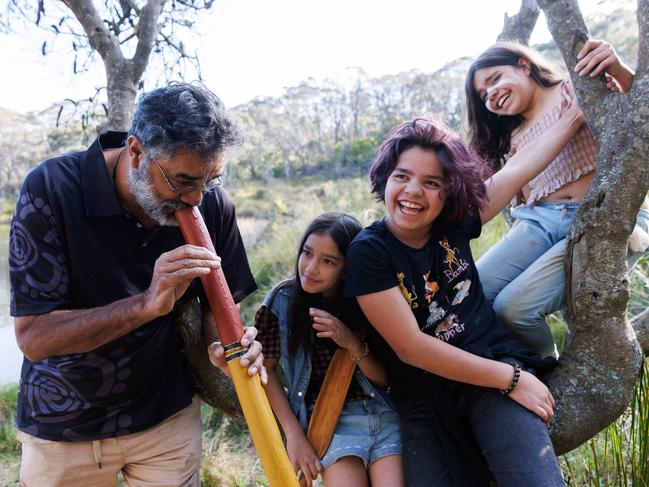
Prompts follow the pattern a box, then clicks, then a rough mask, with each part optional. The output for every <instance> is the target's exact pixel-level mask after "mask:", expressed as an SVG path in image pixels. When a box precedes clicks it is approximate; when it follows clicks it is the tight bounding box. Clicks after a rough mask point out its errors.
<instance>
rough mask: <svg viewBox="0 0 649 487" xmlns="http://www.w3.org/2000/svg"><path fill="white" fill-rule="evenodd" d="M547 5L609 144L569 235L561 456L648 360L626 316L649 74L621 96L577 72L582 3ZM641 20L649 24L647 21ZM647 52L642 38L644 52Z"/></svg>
mask: <svg viewBox="0 0 649 487" xmlns="http://www.w3.org/2000/svg"><path fill="white" fill-rule="evenodd" d="M641 3H647V2H646V1H645V2H641ZM539 4H540V6H541V8H542V9H543V11H544V12H545V14H546V17H547V20H548V27H549V29H550V32H551V33H552V35H553V37H554V39H555V41H556V42H557V45H558V46H559V49H560V51H561V52H562V54H563V57H564V60H565V62H566V65H567V67H568V71H569V72H570V73H571V76H572V80H573V84H574V86H575V91H576V93H577V97H578V99H579V101H580V103H581V105H582V107H583V109H584V112H585V114H586V118H587V120H588V125H589V127H590V128H591V130H592V131H593V133H594V135H595V137H596V139H597V140H598V141H599V143H600V151H599V154H598V169H597V175H596V177H595V180H594V181H593V183H592V184H591V187H590V189H589V191H588V193H587V195H586V197H585V198H584V201H583V203H582V205H581V206H580V208H579V210H578V211H577V213H576V214H575V217H574V219H573V222H572V226H571V229H570V232H569V235H568V237H567V245H566V249H567V250H566V267H567V275H566V282H567V302H568V308H569V313H570V322H571V326H570V328H571V334H570V338H569V342H568V344H567V346H566V349H565V350H564V352H563V354H562V356H561V359H560V365H559V367H557V368H556V369H555V370H554V371H553V372H552V373H550V374H549V376H548V377H547V379H548V381H549V384H550V388H551V390H552V393H553V394H554V396H555V398H556V399H557V411H556V415H555V420H554V422H553V424H552V428H551V434H552V440H553V442H554V446H555V449H556V451H557V453H558V454H561V453H564V452H567V451H569V450H572V449H573V448H575V447H577V446H579V445H580V444H582V443H583V442H585V441H586V440H588V439H589V438H591V437H593V436H594V435H595V434H597V433H598V432H599V431H601V430H602V429H603V428H604V427H605V426H607V425H608V424H610V423H611V422H613V421H614V420H615V419H616V418H617V417H619V416H620V414H622V412H624V410H625V409H626V407H627V406H628V404H629V401H630V399H631V394H632V390H633V385H634V383H635V381H636V379H637V377H638V374H639V371H640V367H641V365H642V350H641V348H640V344H639V343H638V341H637V340H636V336H635V333H634V331H633V329H632V328H631V326H630V324H629V321H628V320H627V319H626V305H627V301H628V295H629V279H628V274H627V267H626V242H627V238H628V236H629V234H630V233H631V230H632V229H633V225H634V222H635V218H636V215H637V213H638V209H639V208H640V205H641V203H642V200H643V198H644V196H645V194H646V191H647V186H648V184H647V182H648V181H649V171H648V169H647V164H645V163H643V155H644V154H645V153H646V152H647V150H648V149H649V125H647V124H646V122H645V121H646V120H647V119H648V116H649V110H648V108H647V104H646V100H647V97H648V96H649V83H648V81H649V80H648V79H647V76H646V74H645V73H642V72H639V73H638V74H637V75H636V79H635V82H634V86H633V88H632V90H631V92H629V93H627V94H619V93H609V92H608V91H607V89H606V87H605V84H604V82H603V81H602V79H601V78H596V79H590V78H588V79H582V78H579V77H578V76H575V75H574V74H573V68H574V66H575V64H576V59H577V53H578V52H579V50H580V49H581V47H582V46H583V43H584V41H585V40H586V39H587V38H588V37H589V34H588V30H587V28H586V26H585V24H584V21H583V18H582V15H581V12H580V11H579V6H578V4H577V1H576V0H560V1H559V0H539ZM645 10H646V9H645ZM645 13H646V12H645ZM639 17H640V12H639ZM640 20H641V21H640V26H641V27H640V28H641V30H642V29H643V23H644V25H645V27H644V29H645V30H646V22H647V19H646V18H641V19H640ZM645 36H646V33H645ZM648 54H649V53H648V52H647V43H646V42H644V43H643V42H642V40H641V44H640V56H641V58H646V56H647V55H648Z"/></svg>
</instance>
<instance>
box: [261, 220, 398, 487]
mask: <svg viewBox="0 0 649 487" xmlns="http://www.w3.org/2000/svg"><path fill="white" fill-rule="evenodd" d="M361 228H362V227H361V225H360V223H359V222H358V221H357V220H356V219H355V218H354V217H352V216H350V215H347V214H344V213H325V214H323V215H320V216H319V217H317V218H316V219H315V220H314V221H313V222H312V223H311V224H310V225H309V227H308V228H307V230H306V232H305V234H304V236H303V238H302V241H301V243H300V246H299V256H298V259H297V262H296V271H295V277H294V278H292V279H289V280H287V281H284V282H281V283H279V284H278V285H276V286H275V287H274V288H273V289H272V290H271V291H270V292H269V293H268V295H267V296H266V299H265V300H264V303H263V304H262V306H261V308H260V309H259V311H258V312H257V316H256V320H255V321H256V327H257V328H258V330H259V336H258V339H259V341H260V342H261V343H262V345H263V349H264V358H265V362H264V364H265V366H266V368H267V370H268V384H267V386H266V393H267V395H268V399H269V401H270V404H271V406H272V408H273V411H274V412H275V415H276V416H277V418H278V420H279V422H280V424H281V426H282V429H283V431H284V435H285V437H286V447H287V451H288V455H289V458H290V460H291V463H292V464H293V466H294V467H295V469H296V471H297V474H298V477H300V478H301V482H302V483H303V484H305V485H307V486H310V485H311V484H312V481H313V480H315V479H316V478H317V477H318V475H319V474H320V473H322V477H323V480H324V484H325V486H336V485H345V486H367V485H368V481H371V484H372V485H373V486H374V487H381V486H385V487H400V486H404V485H405V483H404V479H403V469H402V463H401V440H400V437H399V417H398V415H397V414H396V412H395V411H394V409H393V407H392V405H391V402H390V400H389V399H388V398H387V397H386V392H385V389H384V388H385V387H386V386H387V375H386V372H385V369H384V368H383V366H382V365H381V363H380V362H379V361H378V359H377V357H376V356H375V355H374V354H373V353H372V350H371V348H370V347H369V345H368V343H367V342H363V341H362V340H361V339H360V338H359V337H358V335H357V333H354V331H357V330H358V329H359V328H361V327H363V326H365V323H366V321H365V318H364V316H363V314H362V312H360V309H358V306H357V304H356V303H355V301H354V300H350V299H347V300H345V299H344V298H343V295H342V283H343V279H344V269H345V254H346V251H347V246H348V245H349V243H350V242H351V241H352V239H353V238H354V237H355V236H356V234H358V232H359V231H360V230H361ZM352 330H354V331H352ZM370 333H371V332H370ZM338 347H340V348H344V349H346V350H348V351H349V359H350V360H353V361H355V362H356V363H357V364H358V367H357V368H356V372H355V376H354V379H352V382H351V385H350V387H349V390H348V392H347V396H346V399H345V405H344V407H343V410H342V412H341V414H340V418H339V420H338V423H337V425H336V429H335V432H334V435H333V439H332V441H331V443H330V445H329V447H328V449H327V451H326V453H325V455H324V456H323V457H322V459H320V458H318V457H317V456H316V454H315V452H314V450H313V448H312V447H311V445H310V444H309V442H308V441H307V438H306V435H305V431H306V429H307V424H308V417H309V416H310V413H311V411H312V409H313V406H314V403H315V400H316V398H317V397H318V393H319V391H320V388H321V386H322V382H323V379H324V375H325V373H326V371H327V367H328V365H329V362H330V361H331V358H332V356H333V354H334V352H335V350H336V349H337V348H338ZM280 363H281V365H282V371H283V378H284V386H285V388H284V387H283V385H282V384H281V383H280V379H279V376H278V373H277V371H276V368H277V366H278V365H279V364H280ZM368 476H369V479H368Z"/></svg>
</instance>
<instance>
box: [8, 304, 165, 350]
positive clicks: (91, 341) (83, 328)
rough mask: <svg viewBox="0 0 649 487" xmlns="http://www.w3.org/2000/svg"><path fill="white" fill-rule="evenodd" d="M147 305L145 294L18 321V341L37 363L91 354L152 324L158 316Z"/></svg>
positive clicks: (22, 318) (27, 317) (18, 319)
mask: <svg viewBox="0 0 649 487" xmlns="http://www.w3.org/2000/svg"><path fill="white" fill-rule="evenodd" d="M145 302H146V301H145V297H144V294H138V295H136V296H132V297H129V298H125V299H120V300H119V301H115V302H114V303H111V304H108V305H106V306H102V307H98V308H91V309H81V310H56V311H51V312H50V313H47V314H43V315H35V316H22V317H18V318H16V320H15V328H16V340H17V342H18V346H19V347H20V349H21V350H22V352H23V353H24V354H25V356H26V357H27V358H28V359H30V360H31V361H34V362H38V361H40V360H43V359H45V358H47V357H51V356H54V355H66V354H71V353H83V352H88V351H90V350H94V349H95V348H98V347H100V346H102V345H105V344H106V343H109V342H111V341H113V340H115V339H117V338H119V337H121V336H123V335H126V334H127V333H129V332H131V331H133V330H135V329H136V328H138V327H139V326H141V325H143V324H144V323H147V322H149V321H151V320H153V319H154V318H155V317H156V316H155V315H154V313H153V312H151V311H150V310H149V309H148V308H147V307H146V306H145Z"/></svg>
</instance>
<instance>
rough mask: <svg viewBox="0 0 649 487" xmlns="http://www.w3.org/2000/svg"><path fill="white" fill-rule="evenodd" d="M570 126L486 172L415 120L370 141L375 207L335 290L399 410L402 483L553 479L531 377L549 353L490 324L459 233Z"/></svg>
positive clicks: (574, 124)
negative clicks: (382, 369) (362, 332)
mask: <svg viewBox="0 0 649 487" xmlns="http://www.w3.org/2000/svg"><path fill="white" fill-rule="evenodd" d="M582 123H583V117H582V114H581V111H580V110H579V108H578V107H575V106H572V107H570V108H569V109H568V110H567V111H566V112H565V113H564V115H563V116H562V118H561V120H560V121H559V122H558V123H557V124H556V125H555V126H554V127H553V128H552V129H550V130H549V131H548V132H547V133H546V134H544V135H542V136H541V137H539V138H538V139H537V140H536V141H534V142H533V143H531V144H529V145H528V146H526V147H525V148H524V149H521V150H520V151H519V152H518V153H517V154H516V155H515V156H514V157H512V158H511V159H510V161H509V163H508V164H507V166H506V167H505V168H504V169H502V170H501V171H499V172H498V173H496V174H494V175H493V176H491V177H490V178H488V176H489V170H488V167H487V165H486V163H485V162H484V161H483V160H482V159H481V158H480V157H479V156H478V155H477V154H476V153H474V152H473V151H471V150H470V149H468V148H467V147H466V145H465V144H464V142H462V140H461V139H460V138H459V137H458V136H457V135H456V134H455V133H453V132H452V131H451V130H449V129H448V128H447V127H446V126H444V125H443V124H441V123H439V122H437V121H433V120H429V119H426V118H416V119H414V120H410V121H408V122H404V123H401V124H399V125H397V126H396V127H394V128H393V129H392V130H391V131H390V133H389V135H388V137H387V139H386V140H385V141H384V142H383V144H382V145H381V147H380V148H379V152H378V154H377V156H376V158H375V159H374V161H373V163H372V166H371V169H370V181H371V186H372V192H374V193H375V194H376V196H377V199H378V200H380V201H383V202H384V203H385V205H386V207H387V213H388V215H387V216H386V217H385V218H384V219H382V220H379V221H377V222H375V223H373V224H372V225H370V226H369V227H368V228H366V229H364V230H363V231H362V232H361V233H360V234H359V235H358V236H357V237H356V238H355V239H354V241H353V242H352V244H351V245H350V247H349V249H348V254H347V266H348V267H347V273H346V284H345V294H346V295H347V296H350V297H351V296H354V297H356V298H357V300H358V303H359V304H360V306H361V308H362V310H363V312H364V313H365V315H366V316H367V318H368V319H369V321H370V322H371V324H372V325H373V327H374V329H375V330H376V331H377V332H378V334H379V335H380V337H379V336H376V337H373V340H374V342H375V343H374V344H373V347H374V348H373V349H374V350H375V351H376V353H377V354H378V356H379V357H380V358H381V359H382V360H383V361H384V363H385V365H386V369H387V371H388V379H389V382H390V385H391V389H392V393H393V398H394V399H395V401H396V403H397V406H398V408H399V412H400V414H401V436H402V454H403V457H404V463H405V470H406V483H407V485H409V486H427V485H436V486H438V485H442V486H447V485H448V486H453V485H456V486H465V485H470V486H474V485H476V486H480V485H485V486H487V485H489V483H490V481H491V480H492V479H494V478H495V480H496V482H497V484H498V485H499V486H507V485H509V486H520V485H525V486H526V487H530V486H536V485H538V486H540V485H543V486H555V485H556V486H559V485H563V480H562V477H561V471H560V469H559V466H558V463H557V459H556V457H555V455H554V451H553V448H552V443H551V442H550V438H549V435H548V430H547V427H546V424H544V422H545V423H548V422H549V421H550V420H551V418H552V415H553V407H554V399H553V397H552V395H551V393H550V391H549V390H548V388H547V387H546V386H545V385H544V384H543V383H542V382H541V381H540V380H538V379H537V378H536V376H535V375H534V373H535V371H543V370H548V369H549V368H551V367H552V366H553V365H554V364H555V363H556V361H555V360H554V359H553V358H551V357H550V358H547V359H541V357H539V356H538V355H537V354H536V353H534V352H532V351H531V350H528V349H526V348H525V347H524V346H523V345H521V344H520V343H519V342H518V341H516V340H515V339H514V338H513V337H512V335H511V334H510V332H509V331H508V330H507V329H506V328H505V327H504V326H503V325H501V324H500V323H499V322H498V321H497V320H496V318H495V315H494V312H493V309H492V308H491V305H490V304H489V302H488V301H487V300H486V299H485V297H484V294H483V292H482V286H481V284H480V280H479V277H478V273H477V271H476V268H475V264H474V262H473V258H472V256H471V249H470V247H469V241H470V239H472V238H476V237H477V236H478V235H479V234H480V229H481V225H482V224H484V223H486V222H487V221H489V220H490V219H492V218H493V217H494V216H496V215H497V214H498V212H499V211H500V210H501V209H502V208H503V207H504V206H505V205H506V204H507V202H508V201H509V200H510V199H511V198H512V196H513V195H514V193H515V191H516V190H517V189H518V188H520V187H521V185H523V184H525V182H526V181H528V180H529V179H531V178H532V177H534V176H535V175H536V174H537V173H539V172H540V171H541V170H543V168H544V167H545V166H546V165H547V164H549V163H550V161H551V160H552V159H553V158H554V157H555V155H556V153H558V152H559V151H560V150H561V148H562V147H563V145H564V144H565V143H566V142H567V141H568V140H569V139H570V138H571V137H572V136H573V135H574V133H575V132H576V131H577V130H578V128H579V127H580V126H581V125H582ZM485 180H486V183H485V182H484V181H485ZM431 483H432V484H431Z"/></svg>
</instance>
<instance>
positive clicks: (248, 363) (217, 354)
mask: <svg viewBox="0 0 649 487" xmlns="http://www.w3.org/2000/svg"><path fill="white" fill-rule="evenodd" d="M256 336H257V328H254V327H249V328H246V329H245V333H244V334H243V336H242V337H241V346H242V347H244V348H248V351H247V352H246V353H244V354H243V355H242V356H241V359H240V360H239V364H240V365H241V366H242V367H248V375H250V376H253V375H255V374H257V373H259V378H260V380H261V383H262V384H263V385H266V384H267V383H268V374H267V373H266V367H264V355H263V354H262V353H261V343H259V342H258V341H257V340H255V337H256ZM207 353H208V355H209V357H210V361H211V362H212V363H213V364H214V365H215V366H216V367H218V368H219V369H221V370H222V371H223V373H224V374H226V375H227V376H230V371H229V370H228V367H227V365H226V362H225V349H224V348H223V345H222V344H221V342H214V343H211V344H210V346H209V347H208V348H207Z"/></svg>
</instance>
